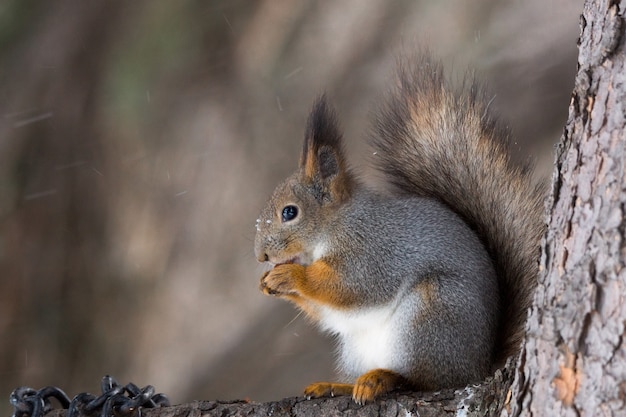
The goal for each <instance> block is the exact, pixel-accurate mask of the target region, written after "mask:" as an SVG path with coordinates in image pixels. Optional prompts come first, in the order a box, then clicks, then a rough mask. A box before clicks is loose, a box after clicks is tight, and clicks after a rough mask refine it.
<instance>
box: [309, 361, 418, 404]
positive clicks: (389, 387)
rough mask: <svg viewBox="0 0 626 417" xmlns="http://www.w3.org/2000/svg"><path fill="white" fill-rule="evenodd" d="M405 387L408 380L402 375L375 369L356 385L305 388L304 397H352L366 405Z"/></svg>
mask: <svg viewBox="0 0 626 417" xmlns="http://www.w3.org/2000/svg"><path fill="white" fill-rule="evenodd" d="M404 386H406V379H405V378H404V377H402V376H401V375H399V374H397V373H395V372H393V371H390V370H387V369H374V370H372V371H369V372H366V373H364V374H363V375H361V376H360V377H359V378H357V380H356V383H355V384H354V385H352V384H337V383H332V382H316V383H313V384H311V385H309V386H308V387H306V388H305V390H304V395H305V397H307V398H309V399H311V398H319V397H335V396H338V395H352V398H353V399H354V401H355V402H356V403H357V404H366V403H368V402H372V401H374V400H376V399H377V398H379V397H380V396H382V395H384V394H386V393H388V392H391V391H393V390H396V389H398V388H401V387H404Z"/></svg>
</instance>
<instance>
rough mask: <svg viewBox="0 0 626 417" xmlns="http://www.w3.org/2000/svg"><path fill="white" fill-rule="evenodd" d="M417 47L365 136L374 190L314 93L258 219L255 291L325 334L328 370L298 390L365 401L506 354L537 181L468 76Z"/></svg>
mask: <svg viewBox="0 0 626 417" xmlns="http://www.w3.org/2000/svg"><path fill="white" fill-rule="evenodd" d="M471 78H472V79H471V80H469V81H468V80H466V81H465V82H463V85H462V86H461V87H455V86H453V85H452V83H451V82H450V80H449V79H448V78H447V77H446V75H445V73H444V70H443V66H442V64H441V63H440V62H439V61H436V60H434V59H433V58H432V57H431V56H430V55H429V54H422V55H420V56H417V57H415V58H413V59H411V60H407V61H404V62H400V63H399V65H398V77H397V82H396V84H395V88H393V89H392V91H391V93H390V94H389V97H388V98H387V100H386V101H384V103H383V104H382V105H380V106H379V109H378V112H377V114H376V115H375V122H374V128H373V129H372V130H373V131H372V134H371V135H370V136H371V140H370V143H371V145H372V146H373V150H374V151H373V152H372V157H371V158H372V159H373V163H374V167H375V168H376V169H377V170H378V171H379V172H380V173H382V174H383V178H384V179H385V180H386V181H385V184H386V188H387V189H385V190H384V192H382V191H375V190H374V189H373V187H368V186H366V185H364V183H363V181H362V180H360V179H359V178H358V177H357V175H356V174H355V173H354V172H353V171H352V170H351V168H350V167H349V166H348V163H347V160H346V157H345V153H344V149H343V143H342V141H343V139H342V132H341V130H340V128H339V123H338V121H337V117H336V116H335V113H334V111H333V110H332V109H331V107H330V105H329V104H328V100H327V98H326V96H325V95H322V96H321V97H320V98H318V99H317V101H316V102H315V104H314V105H313V109H312V111H311V113H310V116H309V118H308V122H307V125H306V130H305V135H304V144H303V149H302V154H301V156H300V161H299V167H298V169H297V171H296V172H295V173H293V174H292V175H291V176H290V177H288V178H287V179H286V180H285V181H284V182H282V183H281V184H280V185H278V187H277V188H276V190H275V191H274V193H273V195H272V196H271V198H270V199H269V201H268V203H267V205H266V206H265V208H264V209H263V210H262V212H261V215H260V217H259V218H258V219H257V225H256V230H257V233H256V237H255V242H254V245H255V254H256V257H257V259H258V260H259V261H260V262H262V263H266V264H269V266H270V267H271V269H270V270H269V271H267V272H266V273H265V274H263V276H262V277H261V282H260V289H261V291H262V292H264V293H265V294H268V295H273V296H277V297H279V298H282V299H285V300H288V301H290V302H293V303H294V304H295V305H296V306H297V307H299V308H300V309H301V310H303V311H304V312H305V313H306V314H307V316H308V317H310V318H311V319H313V321H315V322H317V323H318V324H319V326H320V327H321V329H323V330H325V331H328V332H330V333H332V334H334V335H336V337H337V341H338V362H339V367H338V368H339V371H340V373H341V374H342V375H344V376H345V377H346V378H347V379H350V380H352V381H354V382H353V383H326V382H318V383H314V384H311V385H309V386H308V387H307V388H306V389H305V392H304V393H305V396H306V397H308V398H311V397H322V396H334V395H352V397H353V398H354V400H355V401H356V402H357V403H360V404H363V403H366V402H369V401H373V400H375V399H376V398H378V397H380V396H382V395H384V394H385V393H388V392H390V391H393V390H397V389H411V390H438V389H442V388H457V387H462V386H466V385H467V384H469V383H474V382H479V381H481V380H483V379H484V378H486V377H487V376H489V374H490V373H491V372H493V371H495V369H497V367H500V366H502V365H503V364H504V362H505V361H506V359H507V358H508V357H509V356H511V355H513V354H515V353H517V352H518V351H519V348H520V344H521V340H522V338H523V335H524V324H525V320H526V314H527V309H528V307H530V304H531V298H532V292H533V290H534V288H535V285H536V275H537V273H538V257H539V256H538V255H539V244H540V239H541V236H542V233H543V227H544V225H543V218H542V208H543V206H542V201H543V196H544V192H543V190H542V188H543V187H542V185H541V184H540V182H538V181H537V180H536V179H534V178H533V172H532V169H531V166H530V165H531V164H528V163H527V164H517V163H514V162H513V161H512V159H511V157H510V154H509V151H508V143H509V140H510V139H509V138H510V134H509V131H508V129H506V128H505V127H503V126H502V124H501V123H500V122H499V121H497V120H496V119H495V118H494V117H493V116H492V115H491V112H490V111H489V104H490V102H489V101H488V100H486V95H485V93H484V89H483V88H482V87H481V86H480V85H479V84H478V83H477V82H476V81H475V80H474V79H473V77H471Z"/></svg>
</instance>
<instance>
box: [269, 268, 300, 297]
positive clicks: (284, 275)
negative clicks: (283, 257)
mask: <svg viewBox="0 0 626 417" xmlns="http://www.w3.org/2000/svg"><path fill="white" fill-rule="evenodd" d="M302 277H304V267H303V266H302V265H298V264H281V265H276V266H275V267H274V269H272V270H270V271H267V272H266V273H265V274H263V276H262V277H261V284H260V285H259V288H260V290H261V291H262V292H263V293H264V294H267V295H276V296H281V295H296V294H298V291H297V288H296V285H297V282H298V280H299V279H301V278H302Z"/></svg>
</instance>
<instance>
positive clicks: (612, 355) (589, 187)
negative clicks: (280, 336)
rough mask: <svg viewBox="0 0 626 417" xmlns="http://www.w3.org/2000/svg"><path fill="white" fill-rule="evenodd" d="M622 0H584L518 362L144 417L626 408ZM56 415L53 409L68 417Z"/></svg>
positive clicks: (611, 411)
mask: <svg viewBox="0 0 626 417" xmlns="http://www.w3.org/2000/svg"><path fill="white" fill-rule="evenodd" d="M625 6H626V2H625V1H622V3H621V7H620V5H619V4H618V3H616V2H613V1H610V0H588V1H586V3H585V6H584V10H583V14H582V17H581V36H580V40H579V49H580V50H579V59H578V66H579V68H578V74H577V76H576V80H575V88H574V92H573V95H572V100H571V103H570V108H569V118H568V122H567V126H566V128H565V131H564V134H563V137H562V139H561V143H560V144H559V147H558V155H557V161H556V167H555V170H554V175H553V181H552V191H551V195H550V197H549V200H548V204H547V207H546V209H547V214H548V217H547V220H548V230H547V233H546V236H545V239H544V241H543V244H542V254H541V276H540V277H539V286H538V290H537V292H536V295H535V299H534V303H533V307H532V309H531V311H530V315H529V320H528V324H527V329H528V335H527V340H526V342H525V345H524V346H523V349H522V353H521V355H520V357H519V358H518V359H517V362H515V361H510V362H509V365H508V366H507V367H506V368H505V369H504V370H503V371H502V372H498V373H497V374H496V375H495V377H494V378H493V379H490V380H488V381H487V382H485V383H484V384H482V385H480V386H477V387H467V388H466V389H464V390H457V391H442V392H440V393H417V394H411V395H406V394H394V395H391V396H389V397H388V398H386V399H383V400H381V401H379V402H377V403H375V404H370V405H366V406H363V407H360V406H357V405H356V404H355V403H354V402H353V401H352V400H351V399H350V398H348V397H338V398H329V399H317V400H310V401H307V400H304V399H303V398H287V399H284V400H281V401H277V402H269V403H249V402H209V401H207V402H194V403H191V404H185V405H179V406H175V407H168V408H162V409H152V410H144V411H143V415H145V416H151V417H155V416H159V417H166V416H192V415H193V416H198V415H203V416H208V415H215V416H217V415H219V416H232V415H248V416H257V415H258V416H260V415H273V416H294V415H297V416H309V415H335V416H340V415H351V416H370V415H394V416H395V415H420V416H429V415H448V414H449V415H453V414H454V415H457V414H463V415H477V416H478V415H535V416H544V415H545V416H558V415H577V416H594V415H615V414H618V413H620V412H621V413H626V406H625V405H624V401H625V399H626V348H625V344H624V340H623V335H624V323H625V322H626V300H624V297H625V295H626V270H624V265H626V248H625V247H624V239H625V238H626V236H625V232H626V224H625V220H624V208H625V204H626V193H625V192H624V188H625V187H626V182H625V178H624V174H625V173H624V141H625V140H626V129H625V128H626V119H625V118H626V57H625V55H624V42H623V40H624V36H623V35H624V27H625V26H624V23H623V15H622V9H623V8H624V7H625ZM62 414H63V412H60V411H56V412H54V413H53V414H51V415H62Z"/></svg>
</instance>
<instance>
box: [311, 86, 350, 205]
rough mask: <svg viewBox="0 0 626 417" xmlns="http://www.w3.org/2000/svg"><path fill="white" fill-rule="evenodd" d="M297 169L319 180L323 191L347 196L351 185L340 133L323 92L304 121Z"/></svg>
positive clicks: (338, 195)
mask: <svg viewBox="0 0 626 417" xmlns="http://www.w3.org/2000/svg"><path fill="white" fill-rule="evenodd" d="M300 169H301V170H302V173H303V175H304V178H305V179H306V180H307V181H308V182H311V183H317V182H319V183H320V184H319V185H320V186H321V187H322V189H324V191H325V192H330V193H335V194H336V195H335V196H334V197H336V198H342V197H347V195H344V194H346V193H348V194H349V192H350V189H351V184H352V178H351V175H350V173H349V170H348V167H347V162H346V159H345V157H344V152H343V145H342V134H341V130H340V129H339V123H338V122H337V117H336V116H335V113H334V112H333V110H332V108H331V107H330V106H329V104H328V101H327V99H326V95H322V96H321V97H319V98H318V99H317V100H316V102H315V104H314V105H313V109H312V110H311V114H310V115H309V120H308V122H307V127H306V132H305V135H304V146H303V148H302V155H301V157H300Z"/></svg>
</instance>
